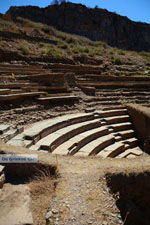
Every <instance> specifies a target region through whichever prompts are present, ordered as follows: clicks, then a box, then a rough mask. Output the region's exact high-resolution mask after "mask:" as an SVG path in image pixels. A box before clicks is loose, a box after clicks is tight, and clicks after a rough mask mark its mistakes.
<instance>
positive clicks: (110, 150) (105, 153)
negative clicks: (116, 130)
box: [97, 142, 125, 158]
mask: <svg viewBox="0 0 150 225" xmlns="http://www.w3.org/2000/svg"><path fill="white" fill-rule="evenodd" d="M124 150H125V145H124V144H123V143H122V142H116V143H113V144H111V145H109V146H108V147H106V148H105V149H103V150H102V151H100V152H99V153H98V154H97V156H101V157H103V158H106V157H111V158H114V157H116V155H118V154H119V153H121V152H123V151H124Z"/></svg>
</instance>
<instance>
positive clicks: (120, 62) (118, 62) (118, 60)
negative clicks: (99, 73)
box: [114, 58, 123, 65]
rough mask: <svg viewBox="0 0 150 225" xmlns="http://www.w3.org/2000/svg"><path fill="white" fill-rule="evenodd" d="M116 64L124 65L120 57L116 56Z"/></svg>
mask: <svg viewBox="0 0 150 225" xmlns="http://www.w3.org/2000/svg"><path fill="white" fill-rule="evenodd" d="M114 64H116V65H122V64H123V63H122V61H121V59H120V58H115V60H114Z"/></svg>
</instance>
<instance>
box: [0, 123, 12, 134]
mask: <svg viewBox="0 0 150 225" xmlns="http://www.w3.org/2000/svg"><path fill="white" fill-rule="evenodd" d="M10 128H11V126H10V125H7V124H6V125H5V124H0V134H4V133H5V132H7V131H8V130H9V129H10Z"/></svg>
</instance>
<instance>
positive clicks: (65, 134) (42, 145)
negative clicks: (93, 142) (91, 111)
mask: <svg viewBox="0 0 150 225" xmlns="http://www.w3.org/2000/svg"><path fill="white" fill-rule="evenodd" d="M99 126H101V122H100V119H95V120H91V121H86V122H80V123H77V124H73V125H70V126H67V127H64V128H62V129H59V130H57V131H55V132H53V133H51V134H49V135H47V136H46V137H44V138H42V139H41V140H40V141H38V142H37V143H36V145H38V146H39V149H42V150H48V151H50V152H52V151H54V149H56V148H57V147H58V146H59V145H61V144H62V143H64V142H65V141H68V140H69V139H70V138H72V137H74V136H76V135H77V134H81V133H82V132H84V131H87V130H89V129H92V128H96V127H99Z"/></svg>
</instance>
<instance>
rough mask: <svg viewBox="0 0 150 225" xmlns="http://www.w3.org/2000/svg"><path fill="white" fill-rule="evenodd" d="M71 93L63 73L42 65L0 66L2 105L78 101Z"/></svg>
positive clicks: (0, 97) (0, 100)
mask: <svg viewBox="0 0 150 225" xmlns="http://www.w3.org/2000/svg"><path fill="white" fill-rule="evenodd" d="M69 92H70V91H69V89H68V87H67V85H66V82H65V77H64V74H62V73H59V74H58V73H57V74H56V73H52V72H51V70H49V69H44V68H43V67H42V66H40V65H21V64H0V104H3V103H4V102H5V104H6V103H11V104H13V103H17V102H18V103H19V102H20V101H23V100H26V99H27V100H28V99H30V100H32V99H33V100H36V101H37V102H39V103H41V104H47V103H55V102H62V101H63V102H64V101H66V102H67V101H72V102H74V101H76V100H78V97H76V96H73V95H71V93H69ZM62 96H63V97H62ZM31 103H32V101H31Z"/></svg>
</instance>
